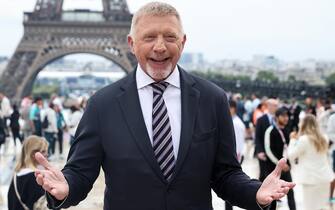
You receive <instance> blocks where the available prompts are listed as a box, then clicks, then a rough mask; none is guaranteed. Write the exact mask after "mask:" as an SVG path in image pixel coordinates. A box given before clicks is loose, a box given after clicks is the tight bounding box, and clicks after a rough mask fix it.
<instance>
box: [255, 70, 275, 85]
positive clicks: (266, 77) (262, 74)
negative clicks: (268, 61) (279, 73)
mask: <svg viewBox="0 0 335 210" xmlns="http://www.w3.org/2000/svg"><path fill="white" fill-rule="evenodd" d="M256 81H262V82H267V83H278V82H279V79H278V77H276V76H275V75H274V73H273V72H271V71H259V72H258V73H257V76H256Z"/></svg>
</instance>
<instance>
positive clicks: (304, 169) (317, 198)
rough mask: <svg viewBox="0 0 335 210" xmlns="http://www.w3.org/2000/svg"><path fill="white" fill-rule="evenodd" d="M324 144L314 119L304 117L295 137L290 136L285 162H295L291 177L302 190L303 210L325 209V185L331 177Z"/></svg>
mask: <svg viewBox="0 0 335 210" xmlns="http://www.w3.org/2000/svg"><path fill="white" fill-rule="evenodd" d="M327 152H328V140H327V139H326V137H325V136H324V135H323V134H321V132H320V128H319V125H318V124H317V121H316V119H315V116H314V115H311V114H306V116H305V117H304V118H303V119H302V122H301V124H300V128H299V133H298V134H296V133H292V134H291V139H290V143H289V146H288V158H289V159H290V160H291V161H292V162H298V164H297V165H296V166H295V167H296V168H295V170H294V171H295V172H296V174H294V177H296V178H297V180H295V181H296V182H297V184H301V185H302V189H303V209H304V210H325V209H329V207H328V196H329V184H330V182H331V181H332V180H333V173H332V170H331V167H330V164H329V162H328V158H327Z"/></svg>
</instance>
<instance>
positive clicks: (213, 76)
mask: <svg viewBox="0 0 335 210" xmlns="http://www.w3.org/2000/svg"><path fill="white" fill-rule="evenodd" d="M191 73H192V74H194V75H197V76H199V77H202V78H205V79H208V80H211V81H224V80H225V81H231V80H233V81H237V80H239V81H243V82H249V81H251V79H250V77H249V76H245V75H237V76H234V75H228V74H222V73H220V72H214V71H208V72H200V71H192V72H191Z"/></svg>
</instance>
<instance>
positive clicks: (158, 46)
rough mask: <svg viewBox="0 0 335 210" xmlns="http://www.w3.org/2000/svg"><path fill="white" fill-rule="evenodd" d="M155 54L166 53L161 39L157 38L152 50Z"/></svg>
mask: <svg viewBox="0 0 335 210" xmlns="http://www.w3.org/2000/svg"><path fill="white" fill-rule="evenodd" d="M153 50H154V52H156V53H163V52H165V51H166V45H165V41H164V38H163V37H158V38H157V40H156V42H155V44H154V48H153Z"/></svg>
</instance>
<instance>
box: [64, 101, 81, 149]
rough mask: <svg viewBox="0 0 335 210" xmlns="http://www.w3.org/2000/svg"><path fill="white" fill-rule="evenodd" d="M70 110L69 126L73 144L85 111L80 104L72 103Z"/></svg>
mask: <svg viewBox="0 0 335 210" xmlns="http://www.w3.org/2000/svg"><path fill="white" fill-rule="evenodd" d="M70 110H71V114H70V116H69V122H68V123H67V125H68V128H69V134H70V144H71V145H72V143H73V141H74V136H75V134H76V130H77V127H78V124H79V122H80V119H81V117H82V116H83V113H82V112H81V110H80V109H79V108H78V105H72V106H71V107H70Z"/></svg>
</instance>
